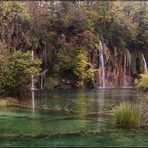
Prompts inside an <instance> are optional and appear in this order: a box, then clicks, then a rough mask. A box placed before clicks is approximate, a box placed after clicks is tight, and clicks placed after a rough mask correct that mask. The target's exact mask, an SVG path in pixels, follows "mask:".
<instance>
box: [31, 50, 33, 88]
mask: <svg viewBox="0 0 148 148" xmlns="http://www.w3.org/2000/svg"><path fill="white" fill-rule="evenodd" d="M32 60H34V53H33V50H32ZM31 84H32V85H31V90H34V75H32V76H31Z"/></svg>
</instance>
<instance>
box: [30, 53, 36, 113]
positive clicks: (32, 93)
mask: <svg viewBox="0 0 148 148" xmlns="http://www.w3.org/2000/svg"><path fill="white" fill-rule="evenodd" d="M32 60H34V53H33V50H32ZM31 82H32V85H31V98H32V112H33V116H34V108H35V103H34V89H35V87H34V75H32V76H31Z"/></svg>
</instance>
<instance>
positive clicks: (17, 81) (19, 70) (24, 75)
mask: <svg viewBox="0 0 148 148" xmlns="http://www.w3.org/2000/svg"><path fill="white" fill-rule="evenodd" d="M0 63H2V64H1V65H0V90H1V91H0V93H4V94H5V95H9V96H17V95H19V94H20V93H21V92H23V91H26V90H28V89H30V88H31V75H35V76H38V75H39V72H40V68H39V65H40V61H39V60H36V59H34V60H32V59H31V53H30V52H27V53H24V52H22V51H15V52H14V53H12V54H11V55H9V56H7V57H6V56H4V55H0Z"/></svg>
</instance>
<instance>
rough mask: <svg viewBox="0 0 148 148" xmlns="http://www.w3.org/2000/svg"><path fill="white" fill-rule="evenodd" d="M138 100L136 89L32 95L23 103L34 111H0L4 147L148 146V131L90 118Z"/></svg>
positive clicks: (0, 140)
mask: <svg viewBox="0 0 148 148" xmlns="http://www.w3.org/2000/svg"><path fill="white" fill-rule="evenodd" d="M32 97H33V98H34V100H32ZM136 97H138V94H137V93H136V90H134V89H108V90H103V89H102V90H84V91H82V90H81V91H80V90H48V91H40V90H37V91H34V96H32V94H31V92H28V93H26V94H23V95H22V97H21V99H20V100H19V103H20V105H23V106H28V107H30V108H25V107H23V106H22V107H3V108H0V146H52V147H53V146H88V147H90V146H127V147H128V146H147V145H148V129H147V128H145V129H144V128H119V127H116V126H114V125H113V121H112V118H111V117H110V116H106V115H104V116H102V115H97V114H93V115H89V116H88V115H87V116H86V114H88V113H94V112H100V111H103V110H105V109H107V108H108V107H110V106H112V105H114V104H115V103H117V102H119V101H120V100H124V99H135V98H136ZM80 114H82V115H81V116H76V115H80ZM69 116H74V117H69ZM66 117H67V118H66Z"/></svg>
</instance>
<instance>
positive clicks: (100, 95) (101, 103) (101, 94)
mask: <svg viewBox="0 0 148 148" xmlns="http://www.w3.org/2000/svg"><path fill="white" fill-rule="evenodd" d="M104 96H105V90H102V91H101V92H99V93H98V112H101V111H103V110H104ZM97 120H98V121H102V120H103V118H102V116H98V119H97Z"/></svg>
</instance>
